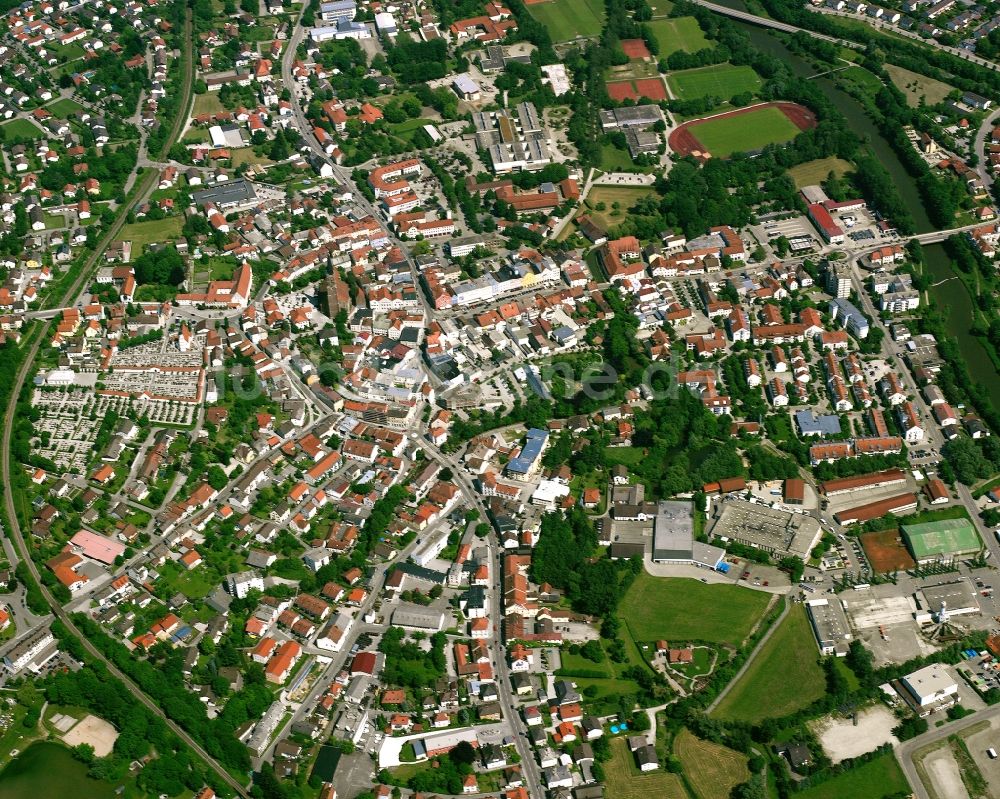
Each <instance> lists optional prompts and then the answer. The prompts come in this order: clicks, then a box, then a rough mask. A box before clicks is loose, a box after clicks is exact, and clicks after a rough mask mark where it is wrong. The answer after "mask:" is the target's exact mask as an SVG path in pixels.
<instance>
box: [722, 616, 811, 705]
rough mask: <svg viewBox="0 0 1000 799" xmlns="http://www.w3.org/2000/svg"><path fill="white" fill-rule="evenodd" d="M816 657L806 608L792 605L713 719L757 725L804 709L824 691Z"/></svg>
mask: <svg viewBox="0 0 1000 799" xmlns="http://www.w3.org/2000/svg"><path fill="white" fill-rule="evenodd" d="M818 657H819V655H818V653H817V650H816V644H815V643H814V641H813V634H812V630H811V629H810V627H809V619H808V618H807V617H806V611H805V608H804V607H802V605H794V606H793V607H792V609H791V611H789V613H788V615H787V616H786V617H785V620H784V621H783V622H782V623H781V626H780V627H779V628H778V629H777V630H776V631H775V633H774V635H772V636H771V639H770V640H769V641H768V642H767V644H766V645H765V646H764V648H763V649H762V650H761V651H760V652H758V653H757V656H756V657H755V658H754V660H753V662H752V663H751V664H750V668H748V669H747V670H746V672H745V673H744V674H743V676H742V677H741V678H740V681H739V682H738V683H736V685H734V686H733V690H731V691H730V692H729V693H728V694H727V695H726V698H725V699H723V700H722V702H721V703H720V704H719V706H718V707H717V708H716V709H715V711H714V712H713V715H715V716H718V717H720V718H724V719H734V720H739V721H760V720H761V719H763V718H766V717H769V716H784V715H787V714H789V713H794V712H795V711H796V710H799V709H800V708H803V707H805V706H806V705H808V704H809V703H810V702H812V701H813V700H815V699H819V697H821V696H822V695H823V693H824V691H825V689H826V681H825V678H824V674H823V669H822V668H820V665H819V663H818V662H817V659H818Z"/></svg>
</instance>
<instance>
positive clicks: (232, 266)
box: [196, 257, 239, 280]
mask: <svg viewBox="0 0 1000 799" xmlns="http://www.w3.org/2000/svg"><path fill="white" fill-rule="evenodd" d="M238 266H239V263H237V262H236V259H235V258H226V257H212V258H209V259H207V260H205V261H199V262H197V264H196V268H197V269H198V270H199V271H207V272H208V279H209V280H229V279H231V278H232V276H233V272H235V271H236V267H238Z"/></svg>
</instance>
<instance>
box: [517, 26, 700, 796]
mask: <svg viewBox="0 0 1000 799" xmlns="http://www.w3.org/2000/svg"><path fill="white" fill-rule="evenodd" d="M529 8H531V6H529ZM604 774H605V777H606V779H605V781H604V788H605V791H606V793H605V795H606V796H607V797H608V799H650V797H656V799H687V791H685V790H684V783H683V782H681V778H680V777H679V776H677V775H676V774H670V773H668V772H666V771H663V770H662V769H661V770H659V771H654V772H651V773H648V774H643V773H642V772H641V771H639V769H638V768H637V767H636V765H635V758H633V757H632V753H631V752H629V750H628V745H627V744H626V743H625V739H624V738H615V739H614V740H613V741H612V742H611V760H609V761H608V762H607V763H605V764H604Z"/></svg>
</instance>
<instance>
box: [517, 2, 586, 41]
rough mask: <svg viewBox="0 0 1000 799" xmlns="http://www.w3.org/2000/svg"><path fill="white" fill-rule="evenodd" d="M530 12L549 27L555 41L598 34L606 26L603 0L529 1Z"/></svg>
mask: <svg viewBox="0 0 1000 799" xmlns="http://www.w3.org/2000/svg"><path fill="white" fill-rule="evenodd" d="M527 8H528V12H529V13H530V14H531V16H533V17H534V18H535V19H537V20H538V21H539V22H541V23H542V24H543V25H544V26H545V27H546V28H548V31H549V35H550V36H551V37H552V41H554V42H568V41H570V40H571V39H575V38H576V37H577V36H598V35H600V33H601V28H602V27H604V3H603V2H601V0H542V2H535V3H528V5H527Z"/></svg>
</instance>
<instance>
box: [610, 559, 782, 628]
mask: <svg viewBox="0 0 1000 799" xmlns="http://www.w3.org/2000/svg"><path fill="white" fill-rule="evenodd" d="M770 601H771V595H770V594H767V593H764V592H762V591H752V590H751V589H749V588H741V587H739V586H736V585H707V584H706V583H702V582H699V581H698V580H692V579H686V578H681V577H653V576H652V575H650V574H648V573H646V572H641V573H640V574H639V576H638V577H636V578H635V581H634V582H633V583H632V585H631V586H630V587H629V589H628V591H627V592H626V594H625V597H624V599H623V600H622V602H621V605H619V609H618V615H619V616H620V617H621V618H622V620H623V621H624V622H625V623H626V624H627V625H628V629H629V632H630V633H631V634H632V637H633V638H634V639H635V640H636V641H658V640H666V641H668V642H669V643H671V644H672V645H673V644H677V645H680V644H682V643H685V642H687V641H705V642H708V643H721V644H729V645H730V646H738V645H739V644H740V643H741V642H742V641H743V639H745V638H746V637H747V636H748V635H749V634H750V631H751V630H752V629H753V627H754V625H755V624H756V623H757V620H758V619H760V617H761V615H762V614H763V613H764V611H765V610H766V609H767V606H768V604H769V602H770Z"/></svg>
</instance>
